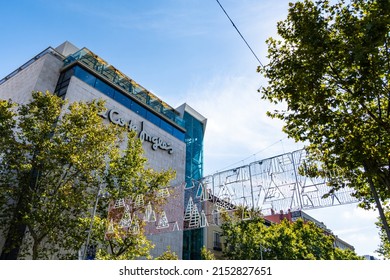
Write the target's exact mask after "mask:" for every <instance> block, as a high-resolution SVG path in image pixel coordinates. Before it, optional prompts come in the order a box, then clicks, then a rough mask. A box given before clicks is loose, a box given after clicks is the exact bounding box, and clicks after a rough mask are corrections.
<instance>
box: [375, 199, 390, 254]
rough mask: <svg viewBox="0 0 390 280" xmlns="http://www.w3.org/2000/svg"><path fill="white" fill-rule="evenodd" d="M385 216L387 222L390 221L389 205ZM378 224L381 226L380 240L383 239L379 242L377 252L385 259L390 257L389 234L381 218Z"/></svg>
mask: <svg viewBox="0 0 390 280" xmlns="http://www.w3.org/2000/svg"><path fill="white" fill-rule="evenodd" d="M385 216H386V219H387V222H388V223H390V207H389V206H387V208H386V209H385ZM376 225H377V227H378V228H379V236H380V240H381V243H380V244H379V248H378V250H377V252H378V253H379V254H380V255H382V256H383V257H384V258H385V259H390V241H389V239H388V238H387V235H386V232H385V229H384V227H383V224H382V222H381V220H379V221H378V222H377V223H376Z"/></svg>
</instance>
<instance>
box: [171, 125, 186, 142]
mask: <svg viewBox="0 0 390 280" xmlns="http://www.w3.org/2000/svg"><path fill="white" fill-rule="evenodd" d="M172 135H173V136H175V137H176V138H177V139H179V140H181V141H183V142H184V139H185V134H184V132H181V131H180V130H178V129H177V128H173V133H172Z"/></svg>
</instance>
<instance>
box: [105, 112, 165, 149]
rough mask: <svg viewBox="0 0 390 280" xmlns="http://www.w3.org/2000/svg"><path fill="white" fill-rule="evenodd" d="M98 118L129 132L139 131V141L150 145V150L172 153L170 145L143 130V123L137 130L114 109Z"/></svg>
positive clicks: (130, 121)
mask: <svg viewBox="0 0 390 280" xmlns="http://www.w3.org/2000/svg"><path fill="white" fill-rule="evenodd" d="M99 116H101V117H103V118H104V119H108V120H109V121H110V122H112V123H113V124H116V125H119V126H122V127H126V128H127V129H128V130H129V131H137V132H138V131H139V133H138V137H139V138H140V139H141V141H142V142H144V141H146V142H149V143H151V144H152V149H153V150H154V151H156V150H157V149H160V150H164V151H167V152H168V154H172V153H173V148H172V146H171V145H170V144H168V143H167V142H165V141H163V140H162V139H161V138H160V137H158V136H153V135H151V134H149V133H148V132H147V131H146V130H145V129H144V122H141V129H140V130H139V128H138V126H137V125H136V124H135V123H134V122H133V121H132V120H126V119H124V118H122V117H121V116H120V114H119V112H118V111H117V110H115V109H111V110H108V111H106V112H104V113H100V114H99Z"/></svg>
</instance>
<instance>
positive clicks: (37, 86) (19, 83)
mask: <svg viewBox="0 0 390 280" xmlns="http://www.w3.org/2000/svg"><path fill="white" fill-rule="evenodd" d="M62 64H63V62H62V61H61V60H60V59H58V58H57V57H55V56H53V55H51V54H50V53H48V54H46V55H44V56H43V57H41V58H39V59H38V60H36V61H34V62H33V63H32V64H31V65H29V66H28V67H27V68H25V69H23V70H21V71H20V72H19V73H17V74H16V75H15V76H13V77H12V78H11V79H9V80H7V81H5V82H4V83H3V84H1V85H0V99H12V101H14V102H16V103H22V104H24V103H27V102H28V101H29V100H30V99H31V93H32V92H33V91H43V92H45V91H47V90H48V91H50V92H54V90H55V87H56V84H57V81H58V77H59V75H60V69H61V67H62Z"/></svg>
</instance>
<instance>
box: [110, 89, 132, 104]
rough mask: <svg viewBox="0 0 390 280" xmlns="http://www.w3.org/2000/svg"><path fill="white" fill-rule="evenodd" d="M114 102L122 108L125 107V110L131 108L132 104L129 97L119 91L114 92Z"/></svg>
mask: <svg viewBox="0 0 390 280" xmlns="http://www.w3.org/2000/svg"><path fill="white" fill-rule="evenodd" d="M114 100H116V101H118V102H119V103H121V104H122V105H123V106H126V107H127V108H131V103H132V102H131V99H130V97H128V96H126V95H124V94H123V93H121V92H119V91H115V94H114Z"/></svg>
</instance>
